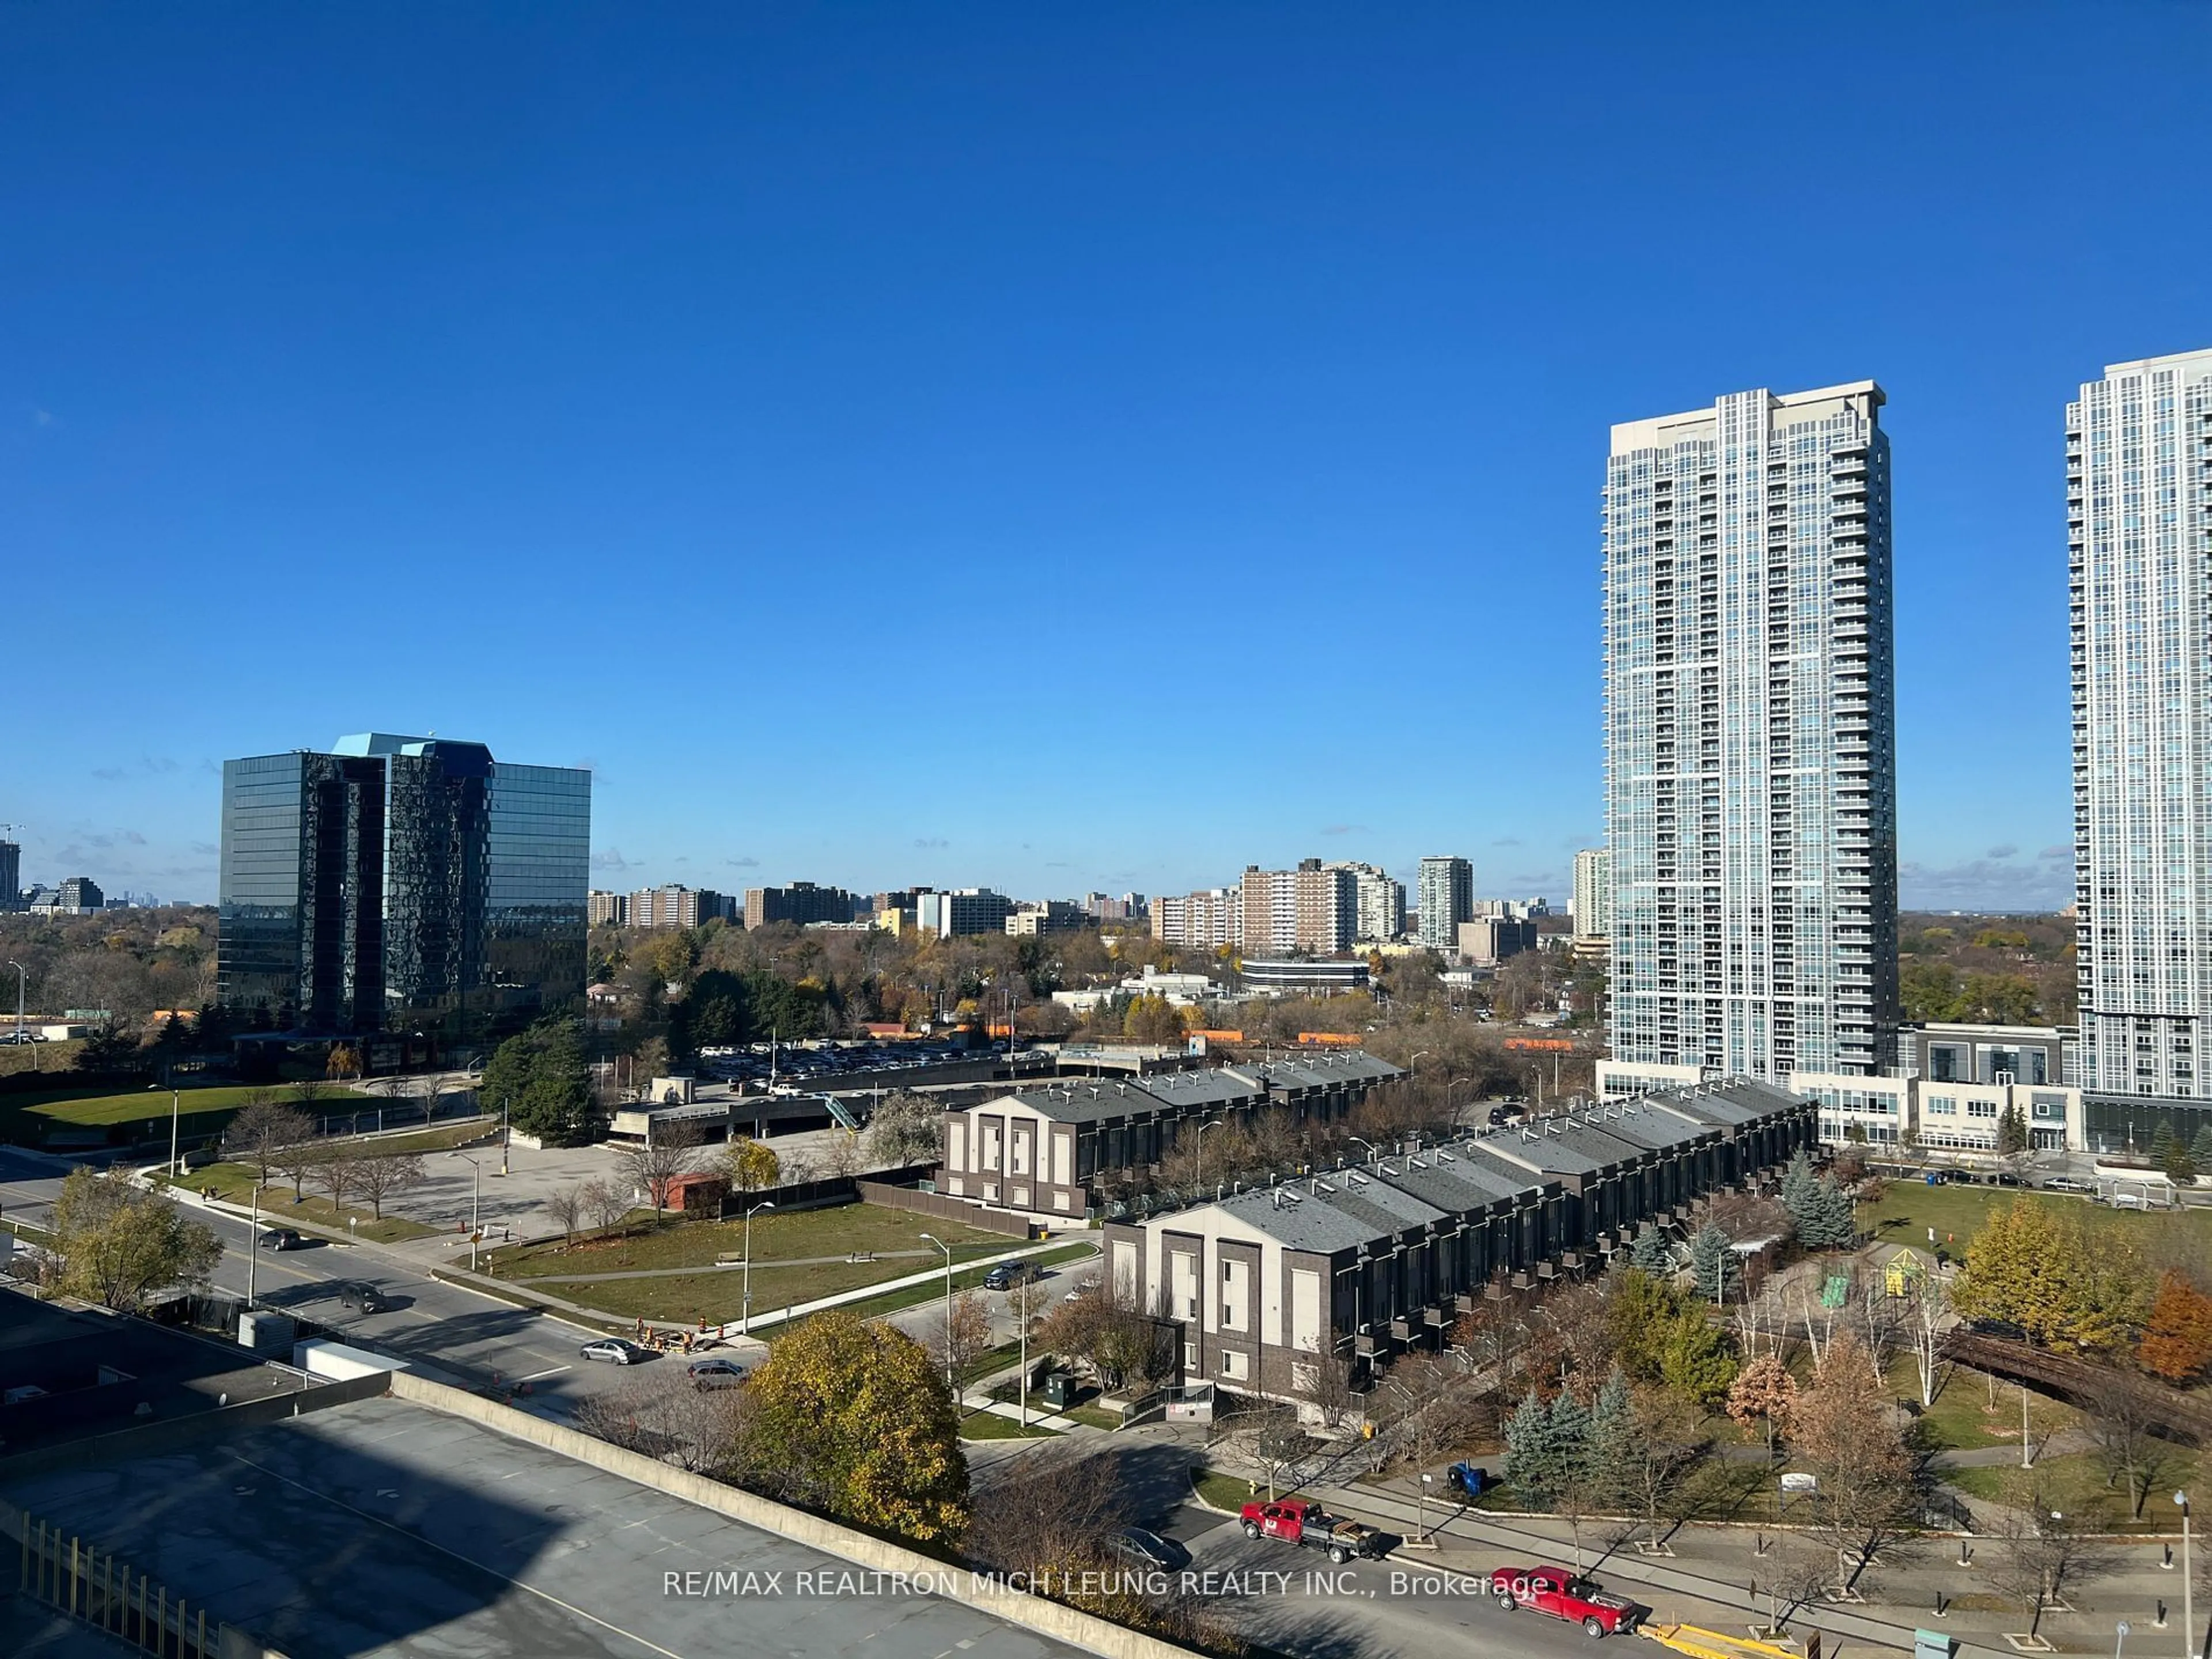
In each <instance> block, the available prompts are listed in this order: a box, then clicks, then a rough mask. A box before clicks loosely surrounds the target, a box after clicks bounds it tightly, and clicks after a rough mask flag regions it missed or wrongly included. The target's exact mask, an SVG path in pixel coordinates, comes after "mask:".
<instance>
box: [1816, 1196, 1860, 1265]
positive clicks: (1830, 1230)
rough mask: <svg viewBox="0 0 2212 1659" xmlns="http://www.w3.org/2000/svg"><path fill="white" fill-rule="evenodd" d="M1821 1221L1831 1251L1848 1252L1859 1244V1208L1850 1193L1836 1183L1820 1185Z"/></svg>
mask: <svg viewBox="0 0 2212 1659" xmlns="http://www.w3.org/2000/svg"><path fill="white" fill-rule="evenodd" d="M1820 1219H1821V1231H1823V1232H1824V1233H1826V1236H1827V1239H1828V1244H1829V1248H1830V1249H1838V1250H1848V1249H1850V1248H1851V1246H1853V1245H1854V1244H1856V1243H1858V1238H1859V1217H1858V1206H1857V1204H1855V1203H1853V1202H1852V1200H1851V1195H1850V1192H1849V1191H1847V1190H1846V1189H1845V1188H1844V1187H1843V1186H1841V1185H1840V1184H1839V1183H1838V1182H1833V1181H1823V1182H1821V1183H1820Z"/></svg>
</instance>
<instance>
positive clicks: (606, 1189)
mask: <svg viewBox="0 0 2212 1659" xmlns="http://www.w3.org/2000/svg"><path fill="white" fill-rule="evenodd" d="M580 1196H581V1198H582V1199H583V1200H584V1209H585V1212H586V1214H588V1215H589V1216H590V1217H591V1218H592V1226H594V1227H596V1228H598V1229H599V1231H602V1232H604V1231H606V1230H607V1229H608V1228H610V1227H613V1226H617V1225H620V1224H621V1221H622V1218H623V1217H624V1216H626V1215H628V1214H629V1194H628V1193H626V1192H624V1191H623V1189H622V1188H620V1187H619V1186H617V1185H616V1184H615V1183H614V1182H607V1181H587V1182H585V1183H584V1185H583V1189H582V1192H581V1193H580Z"/></svg>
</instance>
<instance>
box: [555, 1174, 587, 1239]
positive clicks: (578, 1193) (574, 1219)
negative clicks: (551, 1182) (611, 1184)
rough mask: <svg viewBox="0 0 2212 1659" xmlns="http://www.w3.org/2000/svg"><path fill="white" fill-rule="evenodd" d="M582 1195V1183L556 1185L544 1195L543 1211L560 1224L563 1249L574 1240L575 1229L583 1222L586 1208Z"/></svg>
mask: <svg viewBox="0 0 2212 1659" xmlns="http://www.w3.org/2000/svg"><path fill="white" fill-rule="evenodd" d="M588 1207H589V1206H588V1204H587V1201H586V1199H585V1197H584V1185H583V1183H582V1182H577V1183H575V1184H574V1185H572V1186H568V1187H556V1188H554V1189H553V1191H552V1192H551V1193H550V1194H547V1195H546V1199H545V1212H546V1213H547V1214H548V1215H550V1216H551V1217H552V1218H553V1219H554V1220H556V1221H557V1222H558V1223H560V1224H561V1243H562V1247H563V1248H564V1249H565V1248H566V1247H567V1246H568V1245H571V1244H574V1243H575V1242H576V1229H577V1228H579V1227H580V1226H582V1225H584V1213H585V1211H586V1209H587V1208H588Z"/></svg>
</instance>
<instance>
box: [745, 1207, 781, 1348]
mask: <svg viewBox="0 0 2212 1659" xmlns="http://www.w3.org/2000/svg"><path fill="white" fill-rule="evenodd" d="M774 1208H775V1205H774V1204H772V1203H770V1202H769V1201H768V1200H762V1201H761V1202H760V1203H758V1204H756V1205H754V1206H752V1208H751V1209H750V1210H747V1211H746V1212H745V1301H744V1309H743V1310H741V1311H740V1312H739V1313H738V1335H739V1336H750V1335H751V1334H752V1328H753V1218H754V1217H755V1216H757V1215H758V1214H759V1213H760V1212H762V1211H763V1210H773V1209H774Z"/></svg>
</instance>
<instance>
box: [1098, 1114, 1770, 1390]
mask: <svg viewBox="0 0 2212 1659" xmlns="http://www.w3.org/2000/svg"><path fill="white" fill-rule="evenodd" d="M1813 1134H1814V1108H1813V1106H1812V1105H1811V1103H1808V1102H1806V1101H1803V1100H1800V1099H1797V1098H1796V1097H1794V1096H1791V1095H1789V1094H1786V1093H1784V1091H1781V1090H1779V1089H1777V1088H1774V1087H1772V1086H1771V1085H1766V1084H1762V1083H1759V1082H1755V1081H1750V1080H1743V1081H1737V1082H1731V1083H1729V1084H1724V1085H1711V1086H1705V1087H1698V1088H1692V1089H1686V1090H1680V1091H1668V1092H1665V1093H1662V1094H1656V1095H1651V1096H1648V1097H1642V1098H1639V1099H1636V1100H1632V1101H1623V1102H1614V1103H1607V1104H1605V1105H1601V1106H1598V1107H1593V1108H1591V1109H1588V1110H1586V1111H1580V1112H1576V1113H1570V1114H1561V1115H1554V1116H1549V1117H1541V1118H1537V1119H1534V1120H1532V1121H1529V1122H1528V1123H1527V1124H1525V1125H1522V1126H1520V1127H1511V1128H1506V1129H1502V1130H1493V1131H1491V1132H1489V1133H1485V1134H1481V1135H1475V1136H1471V1137H1467V1138H1464V1139H1456V1140H1453V1141H1450V1142H1448V1143H1444V1144H1442V1145H1438V1146H1431V1147H1426V1148H1423V1149H1420V1150H1419V1151H1407V1150H1404V1149H1401V1150H1399V1151H1396V1152H1378V1153H1377V1154H1376V1155H1375V1156H1371V1157H1370V1158H1368V1159H1367V1160H1366V1161H1365V1162H1364V1163H1361V1164H1352V1165H1346V1166H1345V1167H1343V1168H1340V1169H1338V1170H1330V1171H1327V1172H1324V1173H1321V1174H1316V1175H1314V1176H1307V1177H1304V1178H1301V1179H1299V1180H1297V1181H1293V1182H1281V1183H1279V1184H1277V1185H1275V1186H1272V1187H1267V1188H1255V1189H1251V1190H1248V1191H1246V1192H1243V1193H1239V1194H1231V1195H1229V1196H1226V1197H1225V1198H1223V1199H1220V1200H1218V1201H1215V1202H1213V1203H1209V1204H1201V1205H1199V1206H1195V1207H1194V1208H1191V1209H1187V1210H1180V1211H1176V1212H1169V1213H1165V1214H1161V1215H1156V1216H1152V1217H1150V1218H1145V1219H1127V1220H1113V1221H1109V1222H1108V1223H1107V1225H1106V1228H1105V1244H1106V1275H1107V1286H1108V1289H1109V1292H1110V1293H1111V1294H1112V1295H1113V1296H1114V1297H1115V1298H1116V1299H1117V1300H1118V1301H1120V1302H1121V1303H1122V1304H1124V1305H1127V1306H1131V1307H1136V1308H1139V1309H1142V1310H1146V1311H1148V1312H1151V1313H1152V1314H1153V1315H1155V1316H1157V1317H1159V1318H1161V1319H1164V1320H1169V1321H1172V1322H1175V1323H1176V1325H1177V1326H1178V1327H1179V1334H1180V1340H1181V1345H1182V1363H1183V1376H1184V1379H1185V1380H1186V1381H1188V1382H1198V1381H1208V1382H1213V1383H1218V1384H1220V1385H1221V1386H1222V1387H1224V1388H1226V1389H1231V1390H1232V1391H1236V1392H1239V1393H1245V1394H1252V1395H1262V1396H1265V1397H1268V1398H1273V1399H1278V1400H1290V1401H1296V1400H1298V1399H1300V1398H1302V1397H1304V1396H1309V1395H1310V1394H1311V1392H1312V1391H1313V1389H1315V1388H1316V1385H1317V1383H1318V1382H1319V1380H1320V1367H1321V1366H1322V1364H1324V1363H1333V1364H1340V1365H1341V1366H1343V1367H1344V1368H1345V1369H1346V1371H1347V1372H1348V1373H1349V1376H1350V1377H1351V1380H1352V1384H1353V1386H1354V1387H1360V1386H1364V1383H1366V1382H1367V1381H1368V1380H1369V1379H1370V1377H1371V1376H1373V1375H1374V1373H1375V1371H1376V1370H1377V1369H1379V1368H1380V1366H1381V1365H1382V1364H1383V1363H1385V1362H1386V1361H1387V1360H1388V1358H1389V1357H1390V1356H1392V1355H1394V1354H1396V1353H1400V1352H1405V1351H1407V1350H1408V1349H1414V1348H1423V1347H1426V1348H1435V1347H1438V1346H1442V1344H1443V1340H1444V1338H1445V1334H1446V1333H1447V1332H1448V1331H1449V1329H1450V1328H1451V1327H1452V1325H1453V1324H1454V1323H1455V1322H1456V1321H1457V1320H1458V1318H1459V1317H1460V1316H1461V1315H1462V1314H1463V1313H1465V1312H1468V1311H1469V1310H1472V1309H1474V1307H1475V1306H1477V1305H1478V1304H1480V1302H1482V1301H1483V1300H1486V1299H1488V1298H1491V1297H1502V1296H1504V1294H1506V1292H1507V1290H1508V1288H1509V1287H1515V1288H1525V1287H1528V1286H1530V1285H1534V1284H1536V1283H1538V1282H1540V1281H1541V1280H1543V1279H1551V1278H1554V1277H1557V1276H1559V1275H1560V1274H1562V1273H1567V1274H1571V1273H1577V1272H1579V1271H1581V1270H1582V1269H1583V1268H1584V1267H1589V1266H1592V1265H1595V1264H1598V1263H1601V1262H1603V1261H1606V1260H1607V1259H1609V1258H1610V1257H1611V1256H1612V1255H1613V1254H1614V1253H1615V1252H1616V1251H1619V1250H1620V1249H1623V1248H1625V1247H1626V1245H1627V1244H1628V1243H1630V1242H1631V1241H1632V1239H1633V1238H1634V1237H1635V1235H1636V1233H1637V1231H1638V1230H1639V1229H1640V1228H1641V1227H1642V1226H1643V1225H1644V1224H1645V1223H1647V1222H1652V1221H1657V1222H1660V1223H1661V1224H1662V1225H1688V1224H1689V1222H1690V1220H1691V1218H1692V1216H1693V1214H1694V1212H1695V1211H1696V1209H1697V1208H1698V1207H1699V1206H1701V1205H1702V1204H1703V1202H1704V1201H1705V1200H1706V1199H1707V1198H1708V1197H1709V1196H1710V1195H1711V1194H1713V1193H1715V1192H1717V1191H1720V1190H1723V1189H1724V1188H1730V1187H1734V1186H1738V1185H1741V1184H1742V1183H1744V1182H1747V1181H1750V1180H1752V1179H1753V1178H1754V1177H1757V1176H1762V1175H1767V1174H1771V1173H1773V1172H1775V1171H1778V1170H1780V1169H1781V1168H1782V1167H1783V1166H1784V1165H1785V1164H1787V1163H1788V1161H1789V1159H1790V1156H1791V1154H1792V1153H1793V1152H1796V1150H1797V1149H1798V1148H1800V1147H1801V1146H1808V1145H1810V1144H1811V1141H1812V1139H1813Z"/></svg>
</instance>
